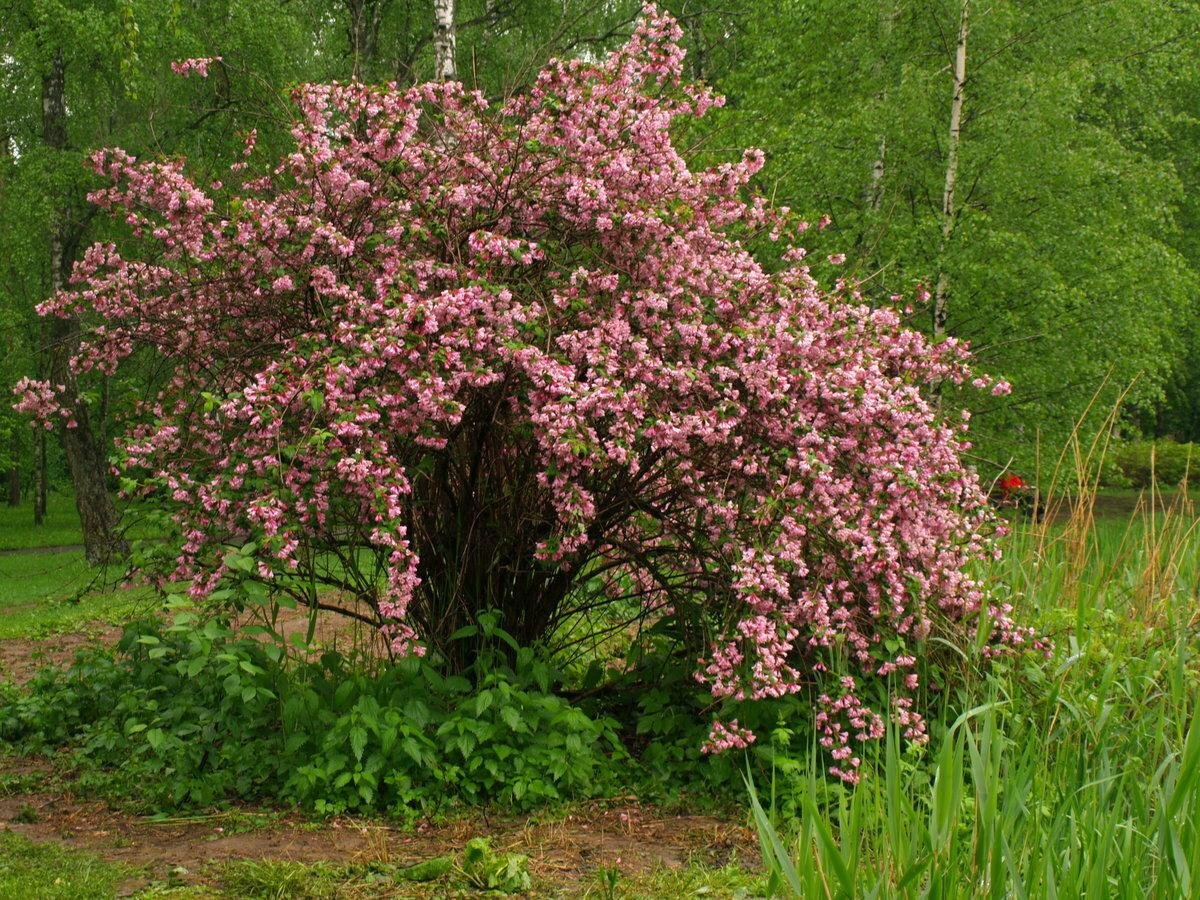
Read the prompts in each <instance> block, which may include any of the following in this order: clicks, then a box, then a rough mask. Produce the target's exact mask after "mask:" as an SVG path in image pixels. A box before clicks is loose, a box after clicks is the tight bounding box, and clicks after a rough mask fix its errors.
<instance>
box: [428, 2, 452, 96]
mask: <svg viewBox="0 0 1200 900" xmlns="http://www.w3.org/2000/svg"><path fill="white" fill-rule="evenodd" d="M456 42H457V37H456V35H455V33H454V0H433V57H434V71H433V77H434V80H436V81H451V80H453V79H454V78H457V77H458V69H457V68H456V66H455V62H454V51H455V44H456Z"/></svg>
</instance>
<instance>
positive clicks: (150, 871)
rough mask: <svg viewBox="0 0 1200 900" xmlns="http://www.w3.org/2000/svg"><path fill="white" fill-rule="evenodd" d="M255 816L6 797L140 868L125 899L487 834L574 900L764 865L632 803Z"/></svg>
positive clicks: (731, 834) (19, 809) (452, 846)
mask: <svg viewBox="0 0 1200 900" xmlns="http://www.w3.org/2000/svg"><path fill="white" fill-rule="evenodd" d="M14 767H17V768H22V767H23V768H24V769H26V770H28V771H36V770H37V769H39V766H38V764H37V763H35V762H31V761H22V760H9V761H7V764H6V763H0V772H4V771H5V769H6V768H7V769H9V770H11V769H13V768H14ZM26 773H28V772H26ZM7 774H14V773H13V772H12V771H9V772H8V773H7ZM254 812H255V811H254V810H250V809H241V810H234V811H232V812H229V813H224V814H218V815H213V816H206V817H196V818H193V819H179V820H169V821H167V822H161V823H160V822H155V821H153V820H151V819H147V818H140V817H137V816H132V815H129V814H128V813H123V812H120V811H115V810H113V809H111V808H109V807H108V806H107V805H106V804H104V803H102V802H99V801H95V800H81V799H79V798H77V797H75V796H74V795H73V794H71V793H70V792H69V791H61V792H60V791H41V792H35V793H18V794H12V795H9V796H5V797H0V830H11V831H13V832H16V833H18V834H22V835H24V836H25V837H27V838H29V839H30V840H33V841H40V842H56V843H59V844H62V845H63V846H66V847H70V848H72V849H79V850H87V851H90V852H92V853H95V854H97V855H98V856H100V857H102V858H104V859H106V860H109V861H111V862H120V863H125V864H127V865H129V866H132V867H135V868H137V869H138V870H139V872H140V873H141V874H139V876H138V877H136V878H133V879H130V880H129V881H128V882H127V883H126V884H125V885H124V889H125V890H126V891H127V892H134V891H136V890H139V889H141V888H143V887H146V886H147V885H149V884H151V883H154V882H165V881H167V880H168V878H175V879H179V880H182V881H183V882H184V883H190V884H209V885H216V884H218V883H219V878H220V868H221V864H222V863H227V862H230V861H233V860H288V861H293V862H305V863H313V862H328V863H331V864H334V865H342V866H344V865H349V864H354V863H370V862H380V863H392V864H399V865H409V864H413V863H417V862H420V861H422V860H425V859H431V858H434V857H437V856H442V855H445V854H450V853H456V852H458V851H460V850H461V849H462V847H463V845H465V844H466V842H467V841H468V840H470V839H471V838H472V837H475V836H479V835H483V836H487V837H489V838H490V840H491V843H492V846H493V847H494V848H496V849H497V850H502V851H504V852H517V853H525V854H528V855H529V857H530V871H531V873H532V874H533V875H534V876H535V878H537V879H539V880H540V881H541V882H542V883H551V884H554V885H557V886H562V888H563V889H565V890H569V889H570V887H571V886H572V885H575V886H578V885H580V884H581V883H583V882H588V881H590V880H591V879H592V878H593V873H594V872H595V871H596V870H597V869H600V868H614V869H617V870H619V871H621V872H622V874H624V875H631V874H637V873H644V872H647V871H651V870H653V869H657V868H663V867H666V868H675V867H679V866H682V865H685V864H687V863H688V862H690V861H700V862H703V863H705V864H707V865H712V866H723V865H725V864H727V863H728V862H730V861H731V860H734V859H736V860H738V861H740V862H742V863H745V864H751V865H753V864H754V863H755V860H756V859H757V855H756V851H755V849H754V842H753V835H752V834H751V832H750V830H749V829H747V828H744V827H740V826H737V825H733V824H730V823H728V822H722V821H720V820H718V819H714V818H711V817H708V816H699V815H670V814H666V813H663V812H661V811H658V810H656V809H654V808H651V807H645V806H639V805H637V804H635V803H633V802H631V801H602V802H596V803H593V804H589V805H586V806H583V807H579V808H578V809H577V811H576V812H575V813H573V814H571V815H567V816H564V817H562V818H559V819H553V820H545V821H537V820H534V819H520V818H502V819H497V818H491V819H487V818H474V819H470V820H467V819H464V820H459V821H454V822H450V823H448V824H439V825H432V824H429V823H421V824H419V825H418V826H416V827H415V828H413V829H400V828H396V827H392V826H389V825H387V824H384V823H381V822H378V821H370V820H360V819H350V818H340V819H334V820H332V821H329V822H327V823H323V824H320V825H314V824H313V823H311V822H306V821H304V820H303V819H301V818H299V817H297V816H289V815H284V816H278V817H276V816H272V817H268V818H267V819H266V823H265V824H262V823H261V822H260V823H257V824H258V827H254V825H255V824H256V823H255V822H254V816H253V813H254ZM247 823H250V824H249V825H248V824H247Z"/></svg>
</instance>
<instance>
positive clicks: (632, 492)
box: [20, 7, 1030, 779]
mask: <svg viewBox="0 0 1200 900" xmlns="http://www.w3.org/2000/svg"><path fill="white" fill-rule="evenodd" d="M679 36H680V31H679V29H678V27H677V26H676V24H675V23H674V22H673V21H672V20H671V19H669V18H668V17H666V16H665V15H662V14H660V13H659V12H658V11H656V10H655V9H654V8H653V7H648V8H647V10H646V14H645V15H644V17H643V20H642V22H641V24H640V25H639V27H638V28H637V30H636V31H635V33H634V34H633V36H632V38H631V39H630V41H629V42H628V43H627V44H626V45H625V46H624V47H623V48H621V49H620V50H618V51H616V52H614V53H613V54H611V55H610V56H608V57H607V58H606V59H604V60H603V61H601V62H591V61H585V60H570V61H559V62H552V63H550V64H549V65H548V66H547V67H546V68H545V69H544V70H543V71H542V72H541V73H540V75H539V76H538V78H537V80H536V83H535V84H533V86H532V87H531V88H530V89H529V90H528V91H527V92H525V93H523V94H520V95H518V96H515V97H513V98H512V99H510V100H508V101H506V102H505V103H503V104H502V105H500V106H499V107H494V106H490V105H489V104H488V103H487V102H486V101H485V99H484V98H483V97H482V96H481V95H479V94H477V93H470V92H468V91H466V90H465V89H464V88H463V86H462V85H460V84H457V83H445V84H426V85H422V86H419V87H415V88H412V89H410V90H406V91H400V90H395V89H391V88H373V87H368V86H365V85H362V84H348V85H336V84H335V85H307V86H305V87H302V88H300V89H299V90H297V91H296V93H295V101H296V103H297V105H298V108H299V111H300V116H299V117H298V123H297V124H296V125H295V127H294V130H293V133H294V136H295V141H296V147H295V150H294V151H293V152H292V153H290V154H289V155H288V156H287V157H286V158H284V159H282V160H280V161H279V162H278V164H277V165H276V166H274V168H273V169H271V170H270V173H269V174H267V175H263V176H260V177H253V178H249V177H245V176H241V175H236V174H235V175H234V176H233V179H234V180H235V181H237V180H241V181H242V183H241V184H239V185H237V186H236V187H235V186H231V185H226V186H221V185H213V186H211V188H210V189H205V188H202V187H201V186H199V185H197V184H196V183H194V182H193V181H192V180H190V179H189V177H188V176H187V175H186V174H185V171H184V164H183V162H182V161H175V160H172V161H137V160H134V159H133V158H132V157H130V156H129V155H128V154H126V153H124V152H122V151H121V150H109V151H105V152H101V153H98V154H97V155H96V156H95V158H94V163H95V167H96V169H97V170H98V171H99V172H100V173H102V174H103V175H105V176H107V177H108V178H109V179H111V186H110V187H107V188H105V189H102V190H99V191H97V192H96V193H95V194H94V195H93V196H92V200H93V201H94V202H96V203H98V204H100V205H101V206H104V207H108V208H112V209H115V210H119V211H121V212H122V213H123V214H124V215H125V218H126V221H127V223H128V225H129V226H130V227H131V228H132V231H133V232H134V235H135V239H134V240H133V241H131V245H132V246H134V247H136V248H137V250H136V258H129V257H127V256H123V255H122V254H121V253H120V252H119V251H118V249H117V247H116V246H115V245H113V244H97V245H95V246H93V247H91V249H90V250H88V251H87V253H86V256H85V257H84V258H83V260H82V261H80V262H79V263H78V264H77V266H76V268H75V274H74V279H73V285H72V288H71V290H69V291H66V292H64V293H62V294H60V295H59V296H56V297H54V298H53V299H52V300H50V301H48V302H47V303H45V304H44V305H43V306H42V308H41V311H42V313H43V314H46V315H59V316H67V315H76V316H81V317H83V318H84V319H85V320H86V321H88V322H91V323H93V326H92V327H91V328H90V332H89V334H88V336H87V338H86V340H85V342H84V344H83V346H82V348H81V350H80V351H79V353H78V355H77V356H76V358H75V360H74V366H75V368H76V369H77V370H78V371H80V372H85V371H89V370H100V371H103V372H109V373H111V372H113V371H114V370H115V369H116V368H117V366H118V365H119V363H120V362H121V361H122V360H123V359H126V358H127V357H130V356H131V355H133V354H135V353H137V354H139V355H142V354H145V353H147V352H149V353H151V354H152V355H153V356H155V357H156V358H157V359H158V360H160V361H161V365H164V366H166V367H168V369H169V377H168V378H167V379H165V380H164V382H163V387H162V389H161V391H160V392H159V393H158V395H157V397H155V398H153V399H152V400H150V401H148V402H146V403H145V405H144V407H143V408H142V409H141V410H140V414H139V415H138V416H136V417H135V419H134V421H133V423H132V424H131V426H130V428H129V429H128V432H127V433H126V435H125V437H124V438H123V440H122V441H121V447H122V455H121V459H120V461H119V467H120V469H121V470H122V472H123V473H124V474H125V475H126V476H127V477H130V478H136V479H137V482H138V487H137V491H138V492H140V493H144V494H147V495H150V496H153V497H155V498H157V499H158V500H159V501H161V502H162V503H163V504H166V505H167V506H168V507H169V508H170V509H171V510H173V514H174V516H175V518H176V520H177V522H178V523H179V526H180V527H181V529H182V538H183V543H182V551H181V553H180V555H179V557H178V561H177V562H178V569H177V571H176V572H175V573H174V574H175V577H177V578H181V579H190V580H191V583H192V587H191V591H192V594H193V595H194V596H195V597H197V598H204V597H209V596H212V595H213V593H214V592H215V591H217V589H218V588H219V587H220V586H221V585H222V583H223V582H224V581H226V580H227V579H228V578H229V577H230V575H231V574H239V576H240V577H242V578H249V579H251V580H255V581H259V582H261V583H263V584H265V585H267V586H269V587H270V588H271V590H272V591H275V592H278V594H279V595H280V596H284V595H287V594H291V595H293V596H294V597H295V598H296V599H298V600H300V601H301V602H304V603H310V604H315V603H317V602H327V603H328V605H336V603H334V602H332V601H329V600H328V596H329V595H328V593H324V594H322V597H324V598H325V599H324V600H321V601H318V599H317V597H318V592H321V591H325V590H326V589H331V588H332V589H338V591H340V592H341V593H340V595H339V596H344V597H346V596H348V597H352V598H354V599H355V601H356V604H357V605H356V607H355V608H356V609H359V610H361V609H364V608H365V609H368V610H370V613H369V618H371V619H372V620H373V621H374V622H375V623H376V624H378V626H379V627H380V628H383V629H386V630H387V632H388V634H390V636H391V638H392V644H393V647H394V649H395V650H396V652H398V653H412V652H417V653H421V652H425V651H426V650H428V649H432V650H435V651H437V653H438V654H439V655H440V656H442V657H444V658H445V659H446V660H447V661H448V663H449V665H450V667H451V668H457V669H462V668H464V667H466V666H467V665H469V664H470V662H471V660H472V656H473V654H475V653H477V652H478V650H479V645H478V642H476V641H473V640H471V639H470V638H469V636H470V634H471V630H472V628H473V623H474V622H475V621H476V619H477V618H478V616H479V614H480V612H481V611H485V610H487V611H494V612H495V613H498V614H499V615H500V616H501V621H502V622H503V626H504V629H505V631H506V632H507V634H509V635H511V636H512V638H513V639H514V640H515V642H516V643H519V644H535V643H539V642H540V643H542V644H544V645H549V646H551V647H553V646H555V642H556V641H560V640H574V639H577V638H578V635H579V634H580V632H581V631H582V632H583V633H585V634H586V633H588V632H589V630H594V629H596V628H600V627H614V623H616V625H620V624H621V622H623V621H625V620H626V619H637V618H647V617H648V618H650V619H653V620H654V621H656V622H668V623H673V625H674V626H675V627H676V633H677V634H679V635H680V636H681V639H680V647H681V648H682V651H683V655H682V656H681V658H682V659H685V660H687V662H688V664H693V663H696V661H697V659H699V662H698V663H696V673H697V677H698V678H699V679H700V680H702V681H704V682H706V683H707V684H708V685H709V686H710V687H711V690H712V693H713V694H714V695H715V697H716V698H717V699H718V700H721V701H723V702H724V704H725V706H726V707H728V708H732V707H733V706H736V705H737V704H739V703H744V702H747V701H753V700H757V699H762V698H769V697H780V696H784V695H787V694H791V693H796V692H800V691H808V690H812V691H813V693H814V696H817V697H819V701H818V703H819V707H820V710H819V713H818V727H819V728H820V729H821V732H822V734H823V741H824V743H825V745H826V746H827V747H828V748H829V749H830V750H831V751H832V754H833V757H834V759H835V761H836V763H835V765H834V769H835V770H836V772H837V773H838V774H840V775H842V776H843V777H846V778H849V779H853V778H854V777H855V768H856V766H857V764H858V763H857V758H856V757H854V755H853V753H852V751H851V746H852V742H853V741H854V740H855V739H858V740H866V739H870V738H872V737H877V736H878V735H879V734H881V733H882V731H883V718H882V716H885V715H889V714H891V715H894V716H896V717H898V718H899V719H901V720H902V721H903V722H904V724H905V727H906V729H907V731H908V734H909V736H910V737H912V738H915V739H920V738H921V736H922V735H923V734H924V726H923V723H922V722H921V719H920V717H919V715H918V714H917V713H916V711H915V710H913V708H912V704H911V699H910V696H911V693H912V691H914V690H915V689H916V686H917V685H916V675H915V671H914V668H915V658H914V653H915V652H916V651H915V648H916V647H917V644H918V643H919V642H920V641H921V640H922V639H924V638H925V637H926V636H927V635H928V634H929V633H930V632H931V630H932V629H934V628H938V629H943V630H945V631H946V632H947V633H958V634H960V635H965V634H967V633H968V632H973V631H974V630H975V629H976V628H977V627H978V622H977V619H978V617H979V615H980V614H981V610H982V608H983V607H984V596H983V592H982V590H981V586H980V585H979V584H978V583H977V582H976V581H974V580H972V578H970V577H969V576H968V575H967V574H966V567H967V565H968V564H969V563H970V562H971V561H972V560H973V559H975V558H977V557H981V556H984V555H987V554H991V553H993V552H994V548H993V544H992V538H991V535H992V533H993V532H994V527H995V526H994V520H993V517H992V515H991V513H990V512H989V510H988V507H987V504H986V500H985V497H984V494H983V492H982V491H981V490H980V487H979V484H978V482H977V480H976V477H975V475H974V474H973V473H972V472H971V471H969V470H968V468H967V467H965V466H964V463H963V457H962V454H963V451H964V449H965V448H966V447H967V446H968V445H967V444H966V435H965V431H966V423H965V420H958V419H957V418H955V419H954V420H953V421H943V420H942V417H940V416H939V414H938V411H937V409H936V408H935V404H932V403H931V401H930V400H929V399H928V398H927V397H928V395H929V394H930V393H931V392H930V391H929V390H926V389H927V388H929V387H930V386H935V385H938V386H944V385H947V384H950V383H953V384H963V383H964V382H965V381H972V382H973V383H974V384H975V386H976V387H986V386H990V382H986V381H985V380H984V379H981V378H976V377H974V376H973V375H972V374H971V372H970V371H969V369H968V359H967V354H966V351H965V349H964V348H963V347H961V346H959V345H958V344H956V343H955V342H953V341H946V342H944V343H941V344H939V345H937V346H932V345H931V344H930V343H928V342H927V341H926V340H925V339H924V338H923V337H922V336H921V335H920V334H918V333H916V332H914V331H911V330H907V329H905V328H904V327H902V325H901V324H900V318H899V316H898V314H897V312H896V311H895V310H893V309H890V308H871V307H870V306H868V305H867V304H865V303H864V302H863V301H862V299H861V298H860V297H859V296H858V295H857V294H856V293H855V291H854V289H853V286H849V285H845V284H842V283H841V282H839V283H838V284H837V285H836V286H835V287H834V288H832V289H824V288H822V287H821V286H820V285H819V284H818V282H817V280H816V279H815V278H814V277H813V275H812V274H811V273H810V271H809V268H808V267H807V266H806V265H805V263H804V262H803V258H804V250H803V249H801V248H800V247H799V246H798V245H797V244H796V241H797V240H798V239H799V235H800V233H801V232H802V231H803V230H804V228H805V227H806V225H805V224H804V223H802V222H798V221H794V220H792V219H790V218H789V214H788V213H787V211H786V210H772V209H771V208H770V207H769V205H768V204H767V203H766V202H765V201H764V200H763V199H762V198H761V197H757V196H754V195H753V194H752V193H751V192H750V190H749V189H748V182H749V180H750V178H751V176H753V175H754V173H755V172H756V171H757V170H758V169H759V168H760V167H761V165H762V161H763V156H762V154H761V153H759V152H757V151H749V152H747V153H746V154H745V155H744V156H743V157H742V159H741V160H740V161H739V162H734V163H727V164H722V165H717V166H715V167H713V168H708V169H704V170H702V171H693V170H692V169H691V168H689V166H688V163H687V161H686V160H685V159H684V157H683V156H682V155H681V154H680V152H679V151H678V150H677V149H676V148H675V146H674V145H673V143H672V139H671V126H672V123H673V122H675V121H676V120H678V119H680V117H694V116H700V115H702V114H703V113H704V112H705V111H706V110H707V109H709V108H710V107H713V106H716V105H719V104H720V103H721V99H720V98H719V97H716V96H714V95H712V94H711V93H710V92H709V91H708V90H707V89H705V88H703V87H698V86H693V85H690V84H687V83H685V82H684V81H683V79H682V60H683V55H684V53H683V50H682V49H681V48H680V47H679V45H678V43H677V41H678V39H679ZM251 147H252V142H248V145H247V155H250V154H251ZM245 167H246V162H245V160H240V161H239V162H238V163H236V164H235V165H234V166H233V169H234V170H235V172H238V171H241V170H243V169H244V168H245ZM768 237H769V238H770V239H772V240H774V241H775V242H776V243H774V244H769V241H768V240H767V238H768ZM750 241H754V242H755V243H762V244H769V245H770V246H772V247H775V248H778V252H777V253H773V254H772V257H771V259H770V260H765V261H760V260H758V259H756V258H755V257H754V256H752V255H751V253H750V252H749V251H748V250H747V246H746V245H747V243H748V242H750ZM839 261H840V258H838V257H831V258H830V262H831V263H833V264H836V263H837V262H839ZM823 264H824V263H823ZM996 389H999V387H997V388H996ZM923 391H924V393H923ZM23 392H24V400H23V401H22V404H20V405H21V406H22V407H23V408H24V409H26V410H30V411H40V412H42V413H43V414H44V415H55V414H61V412H57V411H56V410H55V409H54V402H53V399H52V396H51V394H49V393H48V392H47V386H46V385H38V384H34V383H28V384H25V385H23ZM964 419H965V417H964ZM231 547H244V548H245V549H244V552H242V553H233V554H231V553H230V548H231ZM235 564H236V567H237V568H239V569H241V570H244V571H241V572H239V573H231V571H230V567H231V566H233V565H235ZM988 615H989V616H990V621H989V622H988V623H985V628H990V629H991V633H992V639H991V643H990V645H989V646H990V647H992V648H998V647H1002V646H1004V645H1016V644H1021V643H1023V642H1026V641H1028V640H1030V636H1029V634H1028V632H1026V631H1025V630H1023V629H1022V628H1020V627H1018V626H1017V625H1016V624H1014V622H1013V621H1012V620H1011V618H1010V615H1009V610H1008V609H1007V608H1006V607H1003V606H1001V607H999V608H992V609H990V610H989V611H988ZM597 616H600V617H601V618H596V617H597ZM600 621H602V622H604V623H605V624H604V625H603V626H601V625H598V624H595V623H597V622H600ZM589 623H591V624H589ZM464 636H467V637H466V638H465V639H464ZM835 661H838V662H837V663H836V665H835ZM847 667H849V668H847ZM835 669H838V671H837V672H836V674H835V671H834V670H835ZM855 675H859V676H860V677H861V676H869V677H872V678H879V677H881V676H891V677H890V678H888V681H889V682H891V683H893V684H895V685H896V688H895V690H894V692H893V695H892V697H891V699H890V701H889V702H888V704H887V705H888V708H886V709H884V708H882V705H881V704H876V705H877V706H880V709H879V710H878V711H876V710H874V709H870V708H868V707H867V706H865V705H864V703H863V702H860V700H859V699H858V697H857V696H856V681H855ZM881 683H882V682H881ZM753 737H754V736H753V735H752V734H751V733H749V732H748V731H747V730H746V729H744V728H742V727H740V726H739V725H738V724H737V722H736V721H729V722H718V723H716V724H715V725H714V730H713V733H712V738H711V740H710V743H709V745H708V749H711V750H719V749H723V748H727V747H737V746H744V745H745V744H746V743H748V742H749V741H751V740H753Z"/></svg>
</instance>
